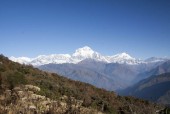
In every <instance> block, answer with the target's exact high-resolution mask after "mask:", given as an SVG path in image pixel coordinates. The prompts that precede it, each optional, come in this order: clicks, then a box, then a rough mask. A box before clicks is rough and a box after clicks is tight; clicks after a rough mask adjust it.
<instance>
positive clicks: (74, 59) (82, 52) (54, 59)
mask: <svg viewBox="0 0 170 114" xmlns="http://www.w3.org/2000/svg"><path fill="white" fill-rule="evenodd" d="M9 59H10V60H12V61H15V62H18V63H21V64H32V65H34V66H40V65H44V64H49V63H54V64H62V63H74V64H77V63H78V62H80V61H82V60H85V59H94V60H96V61H102V62H106V63H120V64H131V65H134V64H140V63H146V61H142V60H139V59H136V58H133V57H131V56H130V55H129V54H127V53H125V52H124V53H120V54H116V55H113V56H103V55H101V54H100V53H98V52H96V51H94V50H92V49H91V48H90V47H88V46H85V47H82V48H79V49H77V50H76V51H75V53H73V54H72V55H69V54H51V55H39V56H37V57H35V58H28V57H18V58H16V57H13V56H12V57H10V58H9ZM159 60H162V59H159ZM154 61H155V59H154ZM156 61H158V59H157V60H156Z"/></svg>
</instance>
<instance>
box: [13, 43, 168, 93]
mask: <svg viewBox="0 0 170 114" xmlns="http://www.w3.org/2000/svg"><path fill="white" fill-rule="evenodd" d="M10 59H11V60H13V61H15V62H19V63H21V64H32V65H34V66H35V67H37V68H39V69H41V70H45V71H48V72H54V73H58V74H60V75H63V76H64V77H68V78H70V79H74V80H79V81H82V82H86V83H90V84H92V85H95V86H97V87H100V88H104V89H107V90H117V89H124V88H126V87H128V86H130V85H133V84H134V83H136V82H138V81H140V80H142V79H145V78H147V77H149V76H150V75H149V72H150V70H152V69H154V68H156V67H157V66H159V65H161V64H162V63H164V62H166V61H168V59H167V58H156V57H152V58H149V59H146V60H139V59H135V58H133V57H131V56H130V55H128V54H126V53H121V54H116V55H113V56H103V55H101V54H100V53H98V52H95V51H93V50H92V49H91V48H90V47H88V46H85V47H83V48H79V49H77V50H76V51H75V53H73V54H72V55H69V54H53V55H40V56H38V57H36V58H27V57H19V58H15V57H10ZM148 75H149V76H148Z"/></svg>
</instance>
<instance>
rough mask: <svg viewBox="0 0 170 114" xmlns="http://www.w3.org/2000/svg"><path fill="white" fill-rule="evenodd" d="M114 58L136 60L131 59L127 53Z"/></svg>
mask: <svg viewBox="0 0 170 114" xmlns="http://www.w3.org/2000/svg"><path fill="white" fill-rule="evenodd" d="M113 57H114V58H117V59H135V58H133V57H131V56H130V55H129V54H127V53H125V52H123V53H120V54H116V55H114V56H113Z"/></svg>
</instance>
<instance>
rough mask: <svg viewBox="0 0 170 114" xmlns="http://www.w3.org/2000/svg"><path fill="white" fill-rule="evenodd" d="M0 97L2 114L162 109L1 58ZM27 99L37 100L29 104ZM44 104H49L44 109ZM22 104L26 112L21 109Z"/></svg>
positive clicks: (139, 113) (120, 113) (117, 113)
mask: <svg viewBox="0 0 170 114" xmlns="http://www.w3.org/2000/svg"><path fill="white" fill-rule="evenodd" d="M31 87H32V88H31ZM0 94H1V95H0V113H2V114H4V113H12V114H15V113H16V114H18V113H27V112H30V113H40V114H41V113H42V114H55V113H58V114H60V113H62V114H71V113H74V114H79V113H80V114H81V113H82V114H88V113H91V114H94V113H96V114H97V113H106V114H134V113H136V114H155V113H156V111H159V110H161V109H163V108H164V107H162V106H159V105H157V104H153V103H150V102H148V101H145V100H141V99H136V98H133V97H121V96H118V95H117V94H115V93H114V92H109V91H106V90H104V89H99V88H96V87H94V86H92V85H90V84H86V83H82V82H79V81H73V80H70V79H67V78H64V77H62V76H59V75H57V74H54V73H48V72H44V71H41V70H39V69H37V68H33V67H32V66H31V65H30V66H29V65H20V64H18V63H15V62H12V61H10V60H9V59H8V58H7V57H4V56H3V55H0ZM30 95H31V96H33V95H34V96H38V97H39V98H35V99H33V98H32V99H33V100H31V99H30V97H29V96H30ZM44 102H48V103H46V105H43V103H44ZM23 104H25V106H28V107H29V108H28V107H24V106H23V107H22V105H23ZM27 104H28V105H27ZM41 107H44V108H41ZM47 107H48V108H47ZM63 107H64V108H63ZM59 109H60V110H59Z"/></svg>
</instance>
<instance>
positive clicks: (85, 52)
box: [72, 46, 95, 58]
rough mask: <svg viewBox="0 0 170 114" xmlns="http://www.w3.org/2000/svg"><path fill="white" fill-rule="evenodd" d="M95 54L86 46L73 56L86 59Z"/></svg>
mask: <svg viewBox="0 0 170 114" xmlns="http://www.w3.org/2000/svg"><path fill="white" fill-rule="evenodd" d="M94 53H95V52H94V51H93V50H92V49H91V48H90V47H88V46H84V47H82V48H79V49H77V50H76V51H75V53H73V55H72V56H74V57H84V58H91V57H92V56H93V54H94Z"/></svg>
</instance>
